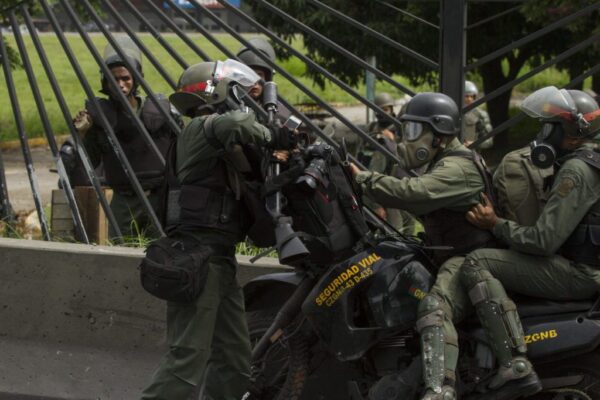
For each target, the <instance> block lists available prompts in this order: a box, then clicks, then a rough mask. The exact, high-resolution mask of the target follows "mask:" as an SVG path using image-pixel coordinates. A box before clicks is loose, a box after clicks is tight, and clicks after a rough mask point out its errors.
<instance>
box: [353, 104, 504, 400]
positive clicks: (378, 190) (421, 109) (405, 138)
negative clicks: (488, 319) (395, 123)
mask: <svg viewBox="0 0 600 400" xmlns="http://www.w3.org/2000/svg"><path fill="white" fill-rule="evenodd" d="M459 114H460V113H459V111H458V107H457V105H456V104H455V103H454V101H453V100H452V99H451V98H450V97H448V96H446V95H444V94H441V93H419V94H417V95H416V96H415V97H413V99H412V100H410V102H409V103H408V104H407V106H406V112H405V113H404V114H402V116H401V117H400V120H401V121H402V123H403V124H402V143H400V145H399V153H400V159H401V161H402V162H403V165H402V167H404V168H407V169H415V168H419V167H422V166H423V165H426V164H428V167H427V170H426V171H425V173H424V174H423V175H421V176H419V177H408V178H404V179H397V178H395V177H391V176H385V175H382V174H379V173H376V172H358V169H357V168H355V169H354V172H355V174H356V177H355V180H356V182H357V183H358V184H359V185H360V186H361V188H362V190H363V192H364V193H365V194H366V195H368V196H371V197H373V198H374V199H375V201H377V202H378V203H380V204H382V205H383V206H384V207H396V208H401V209H403V210H407V211H409V212H410V213H412V214H414V215H417V216H419V217H422V219H423V225H424V226H425V234H426V236H427V243H428V244H430V245H432V246H438V245H443V246H452V247H453V250H450V251H445V252H437V253H435V254H434V258H435V259H436V260H437V261H438V262H439V263H442V262H443V265H442V267H441V268H440V271H439V273H438V277H437V280H436V282H435V285H434V286H433V288H432V290H431V292H430V293H429V294H428V295H427V296H426V297H425V298H424V299H423V300H422V301H421V303H420V305H419V309H418V318H419V319H418V321H417V330H418V331H419V333H420V334H421V346H422V352H423V361H424V362H423V376H424V383H425V393H424V397H423V398H424V399H444V400H447V399H452V398H454V397H455V392H454V384H455V380H456V378H455V369H456V363H457V359H458V335H457V333H456V330H455V328H454V325H453V324H452V321H453V320H460V319H462V318H463V316H464V315H465V314H466V311H467V310H466V307H467V306H468V299H467V298H466V294H463V291H462V290H461V288H460V282H459V280H458V270H459V267H460V266H461V265H462V263H463V256H464V255H466V254H467V253H468V252H470V251H471V250H473V249H476V248H479V247H485V246H489V245H490V242H491V241H492V235H491V234H490V233H489V232H486V231H485V230H482V229H473V226H470V224H469V223H468V222H467V220H466V219H465V216H464V213H465V211H467V210H469V209H470V208H471V207H472V205H474V204H477V203H478V202H479V196H480V192H481V191H485V192H491V184H490V185H486V183H485V182H486V180H489V179H488V177H487V173H486V172H485V171H483V170H482V163H481V160H480V159H479V158H478V157H479V155H478V154H477V153H475V152H474V151H470V150H468V149H467V148H466V147H465V146H464V145H463V144H462V143H460V142H459V140H458V139H457V137H456V136H457V135H458V133H459V131H460V124H459V118H460V117H459ZM451 299H453V300H455V301H450V300H451Z"/></svg>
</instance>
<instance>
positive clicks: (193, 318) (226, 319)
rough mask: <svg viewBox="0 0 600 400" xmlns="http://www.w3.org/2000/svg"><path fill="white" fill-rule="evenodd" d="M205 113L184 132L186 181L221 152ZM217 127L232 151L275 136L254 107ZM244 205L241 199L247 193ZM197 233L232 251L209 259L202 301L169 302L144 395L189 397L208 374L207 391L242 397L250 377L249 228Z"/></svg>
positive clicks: (180, 160) (218, 397) (180, 151)
mask: <svg viewBox="0 0 600 400" xmlns="http://www.w3.org/2000/svg"><path fill="white" fill-rule="evenodd" d="M205 119H206V117H198V118H195V119H193V120H192V121H191V123H190V124H189V125H188V126H187V127H186V128H185V129H184V131H183V132H182V134H181V136H180V137H179V139H178V142H177V177H178V180H179V181H180V182H181V183H182V185H185V184H192V183H193V182H194V180H195V177H196V176H198V175H203V174H206V171H211V170H213V169H214V168H215V166H217V164H218V162H219V160H220V159H221V156H220V155H219V153H218V152H217V151H216V150H215V148H214V147H212V146H211V145H210V144H209V143H208V142H207V139H206V136H205V133H204V132H205V130H204V121H205ZM213 128H214V134H215V137H216V138H217V139H218V140H219V142H221V143H222V144H223V146H224V148H225V150H226V151H233V149H234V146H235V145H237V144H242V145H243V144H248V143H253V144H256V145H259V146H263V145H264V144H265V143H267V142H268V141H270V140H271V134H270V132H269V130H268V129H267V128H265V127H264V126H262V125H260V124H259V123H257V122H256V120H255V116H254V114H253V113H242V112H240V111H230V112H227V113H225V114H223V115H219V116H217V117H216V118H214V122H213ZM237 207H242V204H241V201H238V203H237ZM191 234H192V235H193V236H194V237H195V238H196V239H197V240H198V241H200V242H202V243H208V244H214V245H218V246H220V247H221V248H222V247H227V248H229V251H228V254H226V255H221V256H218V257H217V256H214V257H211V258H210V259H209V270H208V280H207V282H206V286H205V289H204V291H203V292H202V294H201V295H200V297H198V299H197V300H196V301H195V303H192V304H178V303H168V304H167V334H168V335H167V342H168V343H167V344H168V346H169V351H168V353H167V354H166V355H165V357H164V358H163V359H162V361H161V363H160V365H159V367H158V370H157V371H156V372H155V374H154V377H153V382H152V384H151V385H150V386H149V387H147V388H146V390H145V391H144V393H143V396H142V399H155V400H158V399H161V400H187V399H188V396H190V395H191V394H192V393H193V392H194V391H195V390H196V388H197V387H198V386H199V385H201V384H202V382H203V379H205V390H204V395H205V396H206V397H205V398H207V399H211V400H239V399H240V398H241V396H242V395H243V393H244V392H245V390H246V385H247V383H248V378H249V375H250V352H251V348H250V341H249V338H248V328H247V326H246V319H245V310H244V299H243V292H242V289H241V287H240V286H239V284H238V282H237V280H236V271H237V262H236V260H235V255H234V253H235V245H236V243H237V242H238V241H239V240H240V239H241V238H243V237H244V236H245V232H237V233H231V232H225V231H220V230H219V229H206V228H197V229H195V230H193V231H192V232H191Z"/></svg>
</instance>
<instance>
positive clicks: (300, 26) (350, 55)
mask: <svg viewBox="0 0 600 400" xmlns="http://www.w3.org/2000/svg"><path fill="white" fill-rule="evenodd" d="M254 1H255V2H256V3H259V4H261V5H262V6H264V7H265V8H267V9H268V10H270V11H272V12H273V13H275V14H277V15H278V16H279V17H281V18H282V19H284V20H285V21H286V22H289V23H291V24H292V25H294V26H296V27H297V28H298V29H300V30H302V31H304V32H306V33H308V34H309V35H311V36H313V37H314V38H315V39H317V40H318V41H320V42H321V43H324V44H325V45H327V46H328V47H331V48H332V49H334V50H335V51H337V52H338V53H340V54H341V55H343V56H344V57H346V58H348V59H350V60H351V61H352V62H354V63H355V64H357V65H359V66H361V67H362V68H364V69H366V70H368V71H371V72H373V73H374V74H375V75H377V76H378V77H379V78H381V79H383V80H384V81H386V82H388V83H390V84H391V85H392V86H394V87H395V88H397V89H399V90H401V91H403V92H404V93H407V94H409V95H411V96H414V95H415V92H413V91H412V90H411V89H409V88H407V87H406V86H404V85H402V84H401V83H399V82H397V81H395V80H394V79H393V78H392V77H391V76H389V75H388V74H386V73H385V72H383V71H381V70H379V69H377V68H373V67H372V66H371V65H369V63H368V62H365V61H364V60H362V59H361V58H359V57H357V56H356V55H354V54H353V53H351V52H349V51H348V50H346V49H344V48H343V47H342V46H340V45H339V44H337V43H335V42H333V41H332V40H330V39H328V38H327V37H325V36H323V35H321V34H320V33H319V32H317V31H315V30H314V29H312V28H311V27H309V26H308V25H306V24H303V23H302V22H300V21H298V20H297V19H295V18H294V17H292V16H290V15H289V14H287V13H286V12H284V11H282V10H280V9H279V8H277V7H275V6H274V5H272V4H270V3H268V2H266V1H264V0H254ZM219 3H221V4H224V3H223V1H222V0H219ZM193 4H194V6H196V7H198V6H200V4H198V3H195V2H194V3H193ZM231 8H234V7H231ZM236 10H237V9H236ZM238 11H239V10H238ZM289 48H291V46H290V47H289Z"/></svg>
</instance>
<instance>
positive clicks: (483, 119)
mask: <svg viewBox="0 0 600 400" xmlns="http://www.w3.org/2000/svg"><path fill="white" fill-rule="evenodd" d="M491 131H492V124H491V123H490V116H489V115H488V113H487V112H486V111H484V110H481V109H479V108H474V109H472V110H470V111H469V112H467V113H466V114H465V115H463V126H462V133H463V136H462V140H463V142H465V141H470V142H474V141H475V140H477V139H479V138H480V137H482V136H484V135H487V134H488V133H490V132H491ZM493 145H494V138H489V139H488V140H486V141H485V142H483V143H481V145H479V148H480V149H484V150H485V149H489V148H491V147H492V146H493Z"/></svg>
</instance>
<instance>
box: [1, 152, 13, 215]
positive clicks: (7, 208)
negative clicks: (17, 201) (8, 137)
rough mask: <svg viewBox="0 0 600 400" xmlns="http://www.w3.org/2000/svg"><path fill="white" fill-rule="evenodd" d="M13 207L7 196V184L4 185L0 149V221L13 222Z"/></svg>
mask: <svg viewBox="0 0 600 400" xmlns="http://www.w3.org/2000/svg"><path fill="white" fill-rule="evenodd" d="M13 217H14V214H13V209H12V206H11V204H10V199H9V198H8V186H7V185H6V174H5V173H4V160H3V158H2V152H1V151H0V221H4V222H7V223H8V224H9V225H12V223H13V222H14V218H13Z"/></svg>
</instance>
